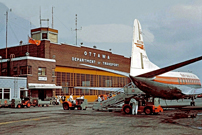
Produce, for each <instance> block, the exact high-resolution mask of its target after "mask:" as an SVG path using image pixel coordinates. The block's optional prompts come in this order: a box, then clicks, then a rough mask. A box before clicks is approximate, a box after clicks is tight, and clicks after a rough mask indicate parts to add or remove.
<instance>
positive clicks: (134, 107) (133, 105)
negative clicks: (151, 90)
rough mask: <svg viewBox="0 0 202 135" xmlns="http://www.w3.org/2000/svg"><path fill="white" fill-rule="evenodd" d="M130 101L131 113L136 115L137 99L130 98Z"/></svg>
mask: <svg viewBox="0 0 202 135" xmlns="http://www.w3.org/2000/svg"><path fill="white" fill-rule="evenodd" d="M130 103H132V114H133V115H134V114H135V115H137V113H138V101H136V100H135V99H134V98H131V100H130Z"/></svg>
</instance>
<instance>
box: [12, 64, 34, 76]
mask: <svg viewBox="0 0 202 135" xmlns="http://www.w3.org/2000/svg"><path fill="white" fill-rule="evenodd" d="M16 72H17V70H16ZM20 74H21V75H22V74H32V66H21V67H20Z"/></svg>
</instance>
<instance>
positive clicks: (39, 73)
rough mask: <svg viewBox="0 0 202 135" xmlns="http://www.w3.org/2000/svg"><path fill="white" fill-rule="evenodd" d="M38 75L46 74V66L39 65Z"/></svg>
mask: <svg viewBox="0 0 202 135" xmlns="http://www.w3.org/2000/svg"><path fill="white" fill-rule="evenodd" d="M38 75H41V76H45V75H46V68H44V67H39V68H38Z"/></svg>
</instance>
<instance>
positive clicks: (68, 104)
mask: <svg viewBox="0 0 202 135" xmlns="http://www.w3.org/2000/svg"><path fill="white" fill-rule="evenodd" d="M87 105H88V101H87V99H80V98H77V99H76V101H75V102H74V101H64V102H63V103H62V106H63V109H64V110H69V109H70V110H74V109H75V108H77V110H86V108H87Z"/></svg>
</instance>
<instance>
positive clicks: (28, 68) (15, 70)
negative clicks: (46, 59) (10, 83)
mask: <svg viewBox="0 0 202 135" xmlns="http://www.w3.org/2000/svg"><path fill="white" fill-rule="evenodd" d="M1 72H2V75H3V76H6V75H7V69H6V68H3V69H2V71H1ZM13 74H14V75H18V74H20V75H27V74H32V66H20V68H19V73H18V68H17V67H14V68H13ZM38 75H39V76H45V75H46V68H45V67H39V68H38ZM52 75H53V76H55V69H53V70H52Z"/></svg>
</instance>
